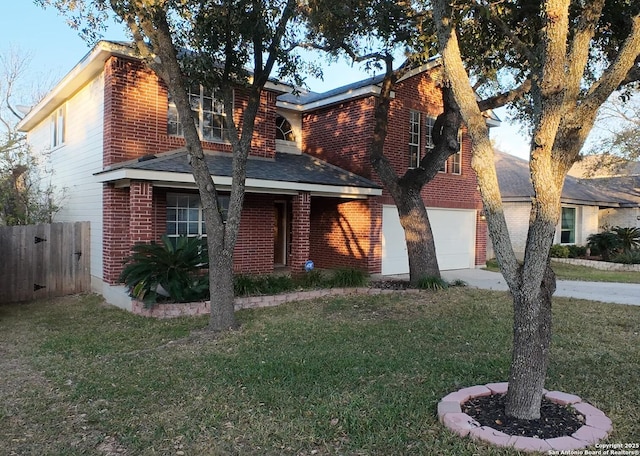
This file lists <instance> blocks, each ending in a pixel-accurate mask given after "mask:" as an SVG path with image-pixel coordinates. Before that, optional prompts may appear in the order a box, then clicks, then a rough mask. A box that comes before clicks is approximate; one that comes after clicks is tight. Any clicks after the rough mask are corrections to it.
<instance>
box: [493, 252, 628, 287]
mask: <svg viewBox="0 0 640 456" xmlns="http://www.w3.org/2000/svg"><path fill="white" fill-rule="evenodd" d="M551 267H552V268H553V271H554V272H555V273H556V276H557V278H558V280H582V281H584V282H619V283H640V272H633V271H630V272H625V271H604V270H601V269H596V268H590V267H588V266H580V265H577V264H568V263H561V262H559V261H553V258H552V259H551ZM487 270H489V271H494V272H500V268H498V263H497V262H496V260H489V261H487Z"/></svg>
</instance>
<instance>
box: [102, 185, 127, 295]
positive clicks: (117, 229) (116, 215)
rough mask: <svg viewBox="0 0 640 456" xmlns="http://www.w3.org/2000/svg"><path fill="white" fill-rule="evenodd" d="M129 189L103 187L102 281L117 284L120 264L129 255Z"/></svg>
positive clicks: (120, 269) (120, 268)
mask: <svg viewBox="0 0 640 456" xmlns="http://www.w3.org/2000/svg"><path fill="white" fill-rule="evenodd" d="M129 236H130V233H129V189H127V188H115V187H114V186H113V185H111V184H105V185H104V187H103V234H102V254H103V260H102V264H103V280H104V281H105V282H106V283H109V284H116V283H118V277H119V276H120V272H121V271H122V262H123V260H124V259H125V258H126V257H127V256H129V253H130V246H131V241H130V238H129Z"/></svg>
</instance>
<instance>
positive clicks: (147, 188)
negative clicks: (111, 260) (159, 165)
mask: <svg viewBox="0 0 640 456" xmlns="http://www.w3.org/2000/svg"><path fill="white" fill-rule="evenodd" d="M129 208H130V214H129V237H130V239H131V244H135V243H137V242H151V241H152V240H153V239H154V227H153V225H154V223H153V222H154V220H153V184H152V183H151V182H144V181H132V182H131V187H130V189H129Z"/></svg>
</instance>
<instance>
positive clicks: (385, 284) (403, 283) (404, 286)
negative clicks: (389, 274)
mask: <svg viewBox="0 0 640 456" xmlns="http://www.w3.org/2000/svg"><path fill="white" fill-rule="evenodd" d="M369 286H370V287H371V288H381V289H383V290H408V289H410V288H415V287H412V286H411V284H409V281H408V280H372V281H371V282H369Z"/></svg>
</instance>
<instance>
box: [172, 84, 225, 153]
mask: <svg viewBox="0 0 640 456" xmlns="http://www.w3.org/2000/svg"><path fill="white" fill-rule="evenodd" d="M199 91H200V93H199V101H198V107H197V124H196V129H197V130H198V136H199V137H200V140H201V141H205V142H209V143H222V144H228V143H229V140H228V139H225V134H226V131H225V128H224V127H223V128H222V132H221V137H220V138H205V137H204V115H205V111H204V108H203V106H204V98H205V96H208V95H209V93H211V97H210V98H211V104H212V111H211V113H212V115H214V116H220V117H222V118H223V119H226V118H227V114H226V112H225V109H224V103H223V101H222V99H219V98H216V96H215V95H216V89H213V90H211V91H209V90H206V89H205V88H204V87H203V86H202V85H200V86H199ZM205 92H206V93H205ZM187 95H188V97H189V101H191V97H192V95H198V94H195V93H194V92H193V91H192V90H191V89H189V92H188V94H187ZM234 96H235V92H234ZM216 103H219V107H218V109H215V106H216ZM231 103H232V105H233V104H235V100H232V101H231ZM171 110H174V112H175V115H176V133H169V132H168V130H169V118H168V114H169V112H170V111H171ZM192 111H193V112H195V111H196V110H194V109H193V107H192ZM207 112H208V111H207ZM167 133H168V135H169V136H174V137H179V138H183V137H184V132H183V127H182V121H181V120H180V114H179V113H178V112H177V108H176V105H175V103H174V102H173V101H171V96H170V95H169V96H168V98H167Z"/></svg>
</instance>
